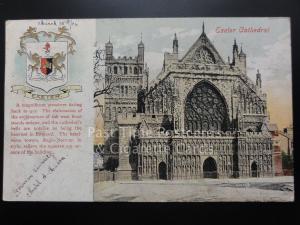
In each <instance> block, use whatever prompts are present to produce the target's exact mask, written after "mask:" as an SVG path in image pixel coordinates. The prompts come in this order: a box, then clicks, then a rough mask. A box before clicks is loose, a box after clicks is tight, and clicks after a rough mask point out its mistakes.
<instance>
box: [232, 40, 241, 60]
mask: <svg viewBox="0 0 300 225" xmlns="http://www.w3.org/2000/svg"><path fill="white" fill-rule="evenodd" d="M238 57H239V49H238V46H237V44H236V39H234V43H233V46H232V64H233V65H234V66H235V65H236V64H238Z"/></svg>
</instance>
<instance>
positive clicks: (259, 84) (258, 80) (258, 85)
mask: <svg viewBox="0 0 300 225" xmlns="http://www.w3.org/2000/svg"><path fill="white" fill-rule="evenodd" d="M256 87H257V88H259V89H261V74H260V73H259V70H257V74H256Z"/></svg>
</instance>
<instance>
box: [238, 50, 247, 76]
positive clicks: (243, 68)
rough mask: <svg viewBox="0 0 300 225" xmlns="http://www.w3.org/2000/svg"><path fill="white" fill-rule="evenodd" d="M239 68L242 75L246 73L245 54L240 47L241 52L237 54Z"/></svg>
mask: <svg viewBox="0 0 300 225" xmlns="http://www.w3.org/2000/svg"><path fill="white" fill-rule="evenodd" d="M239 67H240V69H241V71H242V72H243V74H246V73H247V69H246V67H247V63H246V54H245V53H244V52H243V47H242V46H241V51H240V54H239Z"/></svg>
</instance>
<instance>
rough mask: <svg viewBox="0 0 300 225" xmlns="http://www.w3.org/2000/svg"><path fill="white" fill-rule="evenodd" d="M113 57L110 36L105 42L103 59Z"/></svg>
mask: <svg viewBox="0 0 300 225" xmlns="http://www.w3.org/2000/svg"><path fill="white" fill-rule="evenodd" d="M112 58H113V44H112V43H111V42H110V38H109V40H108V42H107V43H106V44H105V59H106V60H111V59H112Z"/></svg>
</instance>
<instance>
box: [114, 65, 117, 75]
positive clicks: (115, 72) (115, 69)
mask: <svg viewBox="0 0 300 225" xmlns="http://www.w3.org/2000/svg"><path fill="white" fill-rule="evenodd" d="M117 73H118V67H116V66H115V67H114V74H117Z"/></svg>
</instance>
